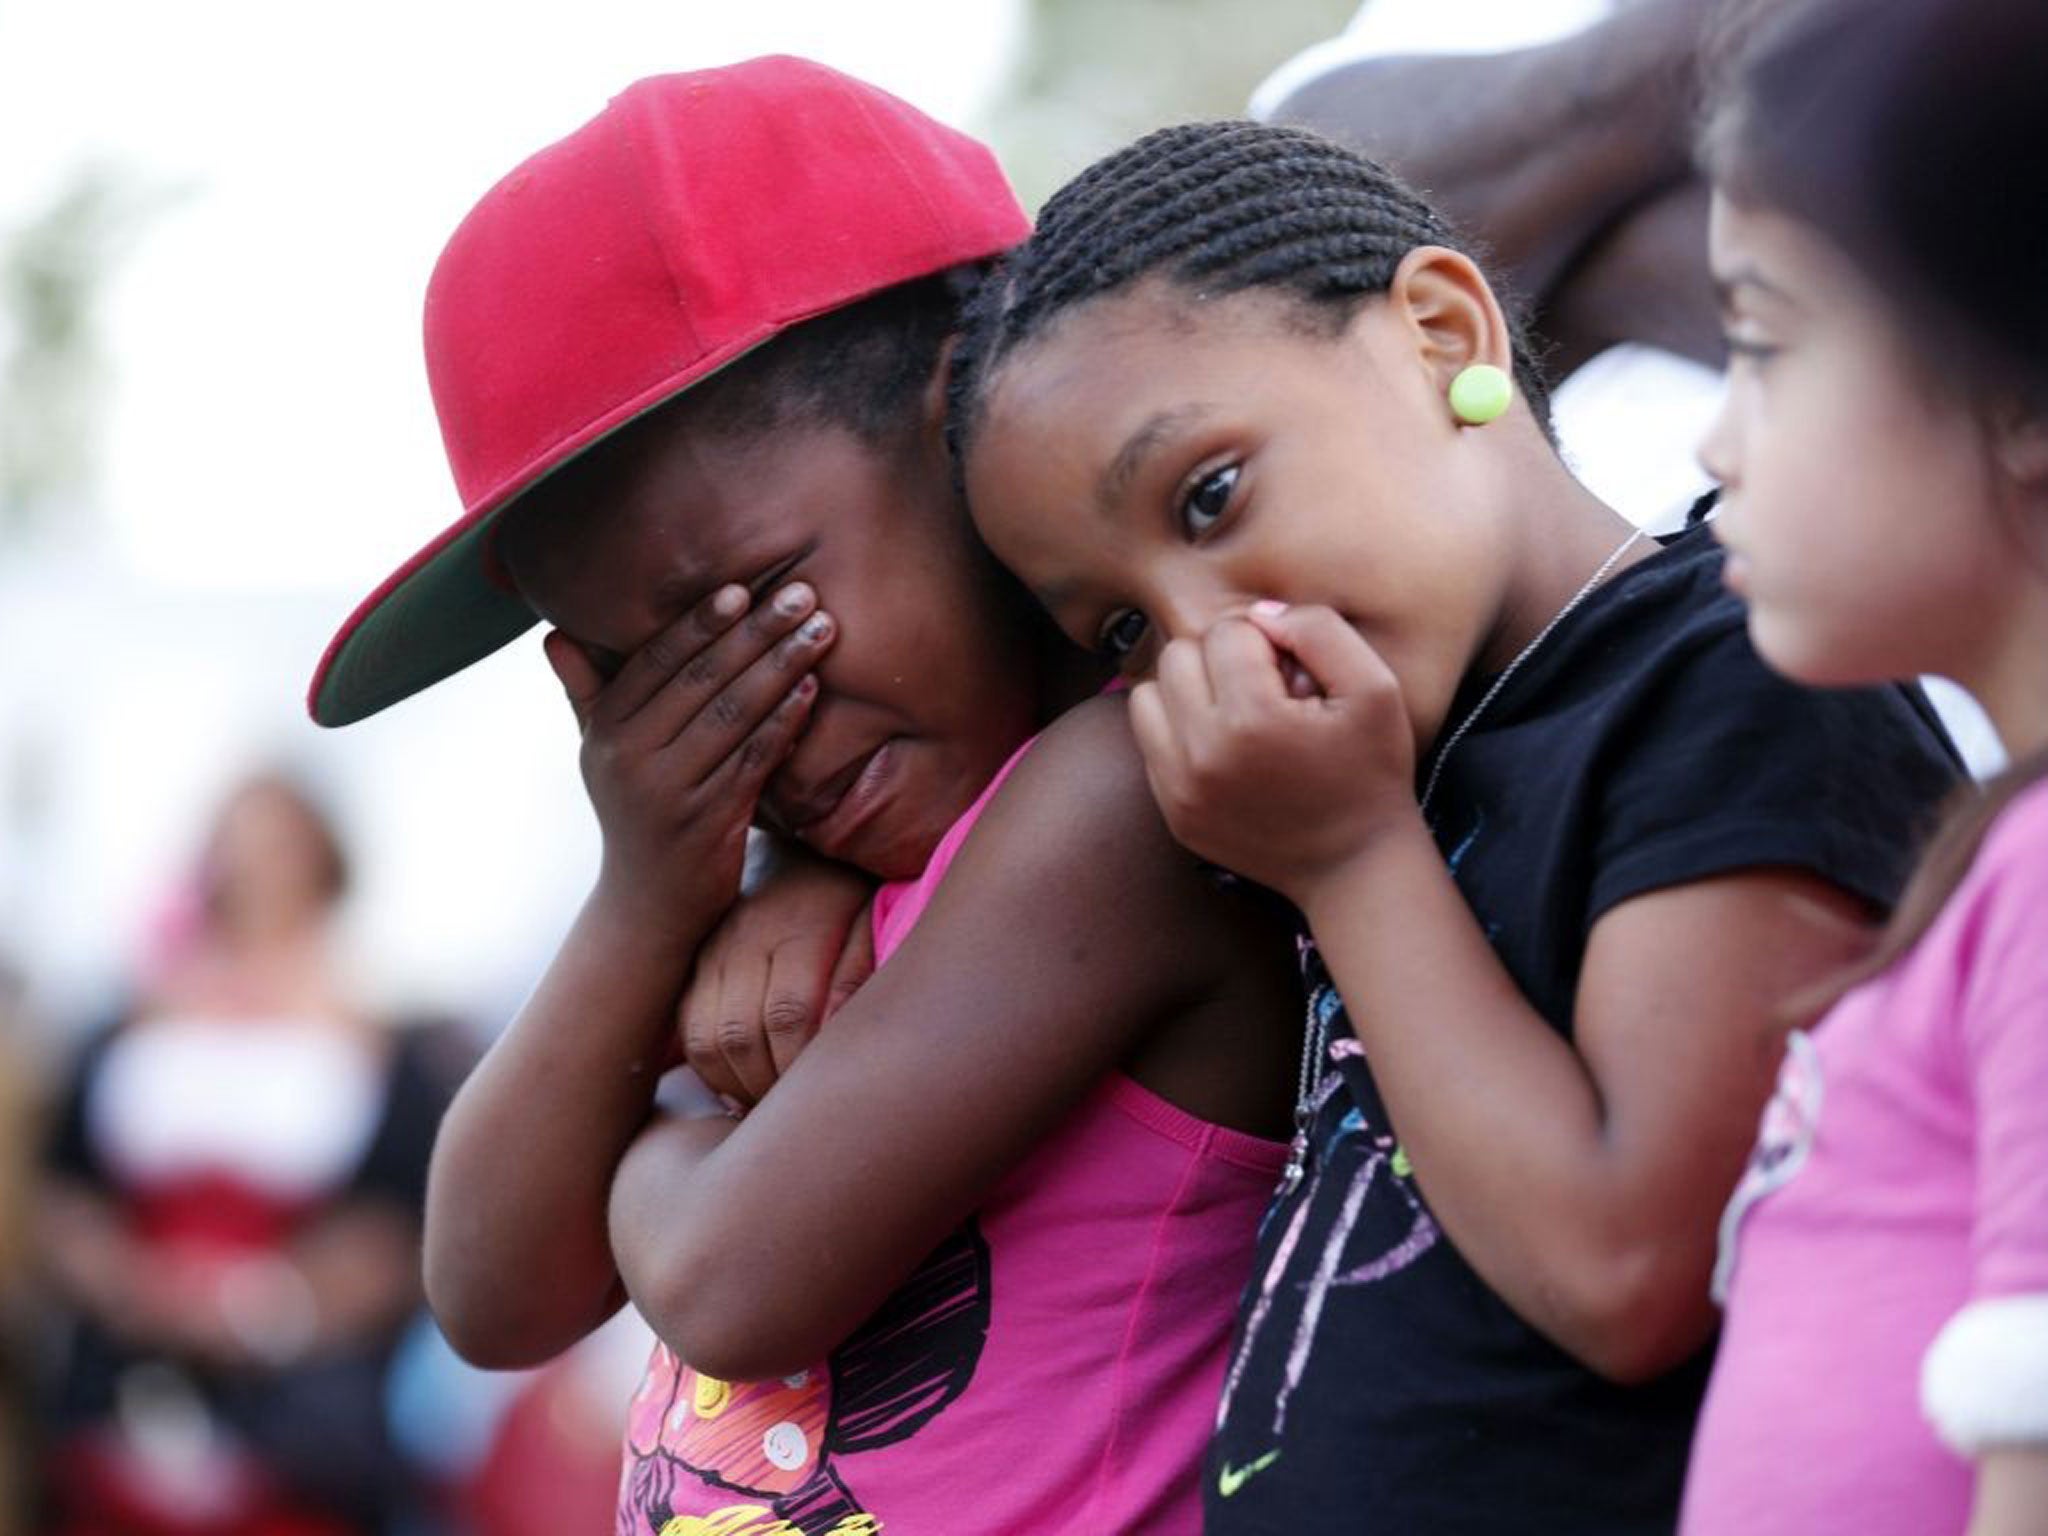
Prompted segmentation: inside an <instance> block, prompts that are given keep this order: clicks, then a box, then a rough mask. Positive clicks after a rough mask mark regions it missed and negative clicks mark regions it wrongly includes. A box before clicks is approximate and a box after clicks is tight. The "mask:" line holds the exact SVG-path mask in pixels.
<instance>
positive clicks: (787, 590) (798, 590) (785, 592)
mask: <svg viewBox="0 0 2048 1536" xmlns="http://www.w3.org/2000/svg"><path fill="white" fill-rule="evenodd" d="M810 600H811V589H810V588H809V587H807V586H805V585H804V584H803V583H802V582H800V581H793V582H791V583H790V584H789V585H788V586H786V587H784V588H783V589H782V590H781V591H780V592H778V593H776V594H775V611H776V612H777V613H785V614H789V615H791V616H792V617H794V616H795V615H796V614H799V613H802V612H803V611H804V606H805V604H807V603H809V602H810Z"/></svg>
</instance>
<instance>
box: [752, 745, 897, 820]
mask: <svg viewBox="0 0 2048 1536" xmlns="http://www.w3.org/2000/svg"><path fill="white" fill-rule="evenodd" d="M881 750H882V749H881V747H879V746H877V747H872V748H870V749H869V750H868V751H866V752H863V753H861V755H860V756H858V757H856V758H853V759H851V760H850V761H849V762H848V763H847V764H846V765H845V766H844V767H842V768H840V769H839V770H838V771H837V772H835V773H834V774H832V776H831V777H830V778H827V779H824V780H822V781H821V782H820V783H819V784H818V785H817V787H816V788H815V789H812V790H810V791H809V792H808V793H804V794H788V795H783V794H778V795H777V796H776V797H775V799H776V808H777V810H778V812H779V819H780V820H781V821H782V823H783V825H784V826H786V827H787V828H788V829H789V830H790V831H791V832H802V831H803V830H804V828H806V827H808V826H810V825H811V824H812V823H814V822H819V821H823V820H824V819H825V818H826V817H827V816H830V815H831V814H832V813H833V812H834V811H835V810H837V809H838V808H839V802H840V801H842V800H844V799H845V798H846V792H847V791H848V790H849V789H851V788H853V786H854V782H855V781H856V780H858V779H859V778H860V776H861V773H862V772H863V771H864V770H865V769H866V768H867V766H868V764H869V763H870V762H872V761H873V760H874V756H875V754H876V753H877V752H879V751H881Z"/></svg>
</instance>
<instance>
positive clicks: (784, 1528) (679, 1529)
mask: <svg viewBox="0 0 2048 1536" xmlns="http://www.w3.org/2000/svg"><path fill="white" fill-rule="evenodd" d="M881 1529H882V1525H881V1522H880V1521H879V1520H877V1519H875V1517H874V1516H873V1515H848V1516H847V1517H846V1518H845V1519H843V1520H841V1521H840V1522H839V1523H838V1524H836V1525H834V1526H833V1527H832V1529H831V1530H830V1531H828V1532H826V1533H825V1536H878V1533H879V1532H880V1531H881ZM661 1536H802V1532H801V1530H800V1529H799V1528H798V1527H796V1526H794V1525H791V1524H790V1523H789V1522H788V1521H787V1520H784V1519H782V1518H781V1517H780V1516H779V1515H777V1514H776V1513H775V1511H773V1510H772V1509H763V1508H762V1507H761V1506H760V1505H758V1504H733V1505H729V1506H728V1507H727V1508H725V1509H717V1510H713V1511H712V1512H711V1513H710V1514H708V1515H677V1516H675V1518H673V1519H672V1520H670V1521H669V1522H668V1524H667V1525H664V1526H663V1527H662V1528H661Z"/></svg>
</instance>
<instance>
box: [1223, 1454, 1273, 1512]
mask: <svg viewBox="0 0 2048 1536" xmlns="http://www.w3.org/2000/svg"><path fill="white" fill-rule="evenodd" d="M1279 1459H1280V1451H1279V1449H1278V1448H1277V1447H1275V1448H1274V1449H1273V1450H1270V1451H1268V1452H1266V1454H1265V1455H1263V1456H1261V1457H1260V1458H1259V1459H1258V1460H1257V1461H1248V1462H1246V1463H1245V1464H1244V1465H1243V1466H1241V1467H1233V1466H1232V1465H1230V1463H1229V1462H1225V1463H1224V1464H1223V1469H1222V1471H1220V1472H1218V1473H1217V1474H1216V1491H1217V1492H1218V1493H1220V1494H1222V1495H1223V1497H1224V1498H1226V1499H1229V1498H1235V1497H1236V1495H1237V1490H1238V1489H1240V1488H1242V1487H1243V1486H1244V1485H1245V1484H1246V1483H1248V1482H1250V1481H1251V1480H1252V1479H1253V1478H1255V1477H1257V1476H1258V1475H1259V1474H1260V1473H1261V1472H1263V1471H1265V1470H1266V1468H1268V1467H1270V1466H1271V1465H1273V1463H1274V1462H1276V1461H1278V1460H1279Z"/></svg>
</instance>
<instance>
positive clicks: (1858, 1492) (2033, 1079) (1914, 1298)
mask: <svg viewBox="0 0 2048 1536" xmlns="http://www.w3.org/2000/svg"><path fill="white" fill-rule="evenodd" d="M1722 1243H1723V1255H1722V1264H1723V1275H1724V1278H1727V1279H1729V1280H1732V1287H1731V1290H1730V1294H1729V1299H1728V1317H1727V1323H1726V1326H1725V1329H1724V1331H1723V1334H1722V1339H1721V1347H1720V1353H1719V1355H1718V1357H1717V1359H1716V1362H1715V1367H1714V1377H1713V1382H1712V1385H1711V1386H1710V1388H1709V1389H1708V1394H1707V1402H1706V1407H1705V1409H1704V1412H1703V1415H1702V1418H1701V1421H1700V1428H1699V1434H1698V1438H1697V1439H1696V1440H1695V1442H1694V1445H1693V1456H1692V1465H1691V1471H1690V1474H1689V1477H1688V1481H1687V1487H1686V1497H1685V1512H1684V1517H1683V1522H1682V1526H1681V1529H1682V1531H1683V1532H1684V1536H1737V1533H1739V1536H1777V1533H1780V1532H1782V1533H1785V1536H1793V1533H1798V1536H1811V1533H1813V1532H1816V1531H1855V1532H1857V1533H1858V1536H1932V1533H1938V1532H1957V1533H1959V1532H1961V1531H1962V1529H1963V1528H1964V1526H1965V1524H1966V1523H1967V1521H1968V1518H1969V1510H1970V1502H1971V1491H1972V1476H1973V1473H1972V1469H1971V1466H1970V1463H1968V1462H1967V1461H1966V1460H1964V1459H1963V1458H1962V1457H1961V1456H1959V1455H1957V1454H1955V1453H1954V1452H1953V1451H1951V1450H1950V1449H1948V1447H1947V1446H1945V1445H1944V1444H1943V1443H1942V1441H1941V1440H1940V1439H1938V1438H1937V1437H1936V1435H1935V1433H1934V1430H1933V1428H1932V1427H1931V1426H1930V1423H1929V1420H1928V1418H1927V1417H1926V1412H1927V1410H1928V1409H1929V1407H1930V1406H1931V1407H1932V1408H1933V1409H1934V1410H1935V1411H1936V1412H1939V1413H1940V1414H1941V1415H1942V1417H1943V1419H1944V1421H1945V1422H1947V1423H1949V1424H1950V1426H1951V1429H1952V1430H1953V1428H1954V1426H1955V1424H1956V1422H1957V1421H1958V1420H1961V1421H1964V1422H1969V1421H1975V1422H1979V1423H1983V1422H1990V1421H1994V1420H1997V1419H1998V1418H1999V1416H2000V1414H2001V1413H2004V1414H2006V1415H2007V1418H2006V1422H2008V1423H2017V1422H2021V1421H2023V1420H2025V1419H2026V1418H2027V1416H2028V1414H2029V1413H2031V1414H2032V1415H2033V1418H2034V1420H2035V1421H2037V1422H2039V1421H2044V1420H2048V1379H2040V1378H2039V1377H2038V1375H2036V1376H2035V1377H2033V1378H2030V1379H2029V1380H2023V1381H2021V1382H2020V1383H2019V1384H2018V1385H2019V1390H2020V1391H2021V1393H2022V1394H2031V1403H2032V1407H2031V1409H2029V1408H2028V1404H2027V1402H2025V1401H2020V1402H2017V1403H2014V1402H2008V1403H2006V1404H2004V1405H2001V1404H1999V1403H1997V1402H1996V1401H1994V1400H1992V1399H1993V1397H1994V1396H1995V1395H1996V1390H1998V1389H1994V1386H1993V1382H1992V1378H1993V1377H1994V1376H1997V1375H2000V1374H2008V1375H2009V1371H2008V1370H2007V1367H2008V1366H2009V1365H2010V1362H2011V1361H2012V1359H2013V1358H2014V1354H2015V1349H2017V1352H2018V1356H2019V1357H2020V1358H2022V1359H2025V1358H2029V1357H2031V1358H2032V1359H2034V1360H2036V1361H2038V1360H2039V1359H2040V1358H2041V1355H2040V1346H2041V1339H2040V1335H2039V1324H2040V1319H2041V1318H2042V1316H2043V1315H2044V1313H2043V1311H2042V1310H2041V1309H2042V1308H2044V1307H2048V785H2043V786H2036V787H2035V788H2033V789H2031V790H2029V791H2027V792H2026V793H2025V794H2024V795H2022V796H2021V797H2020V798H2019V799H2018V800H2016V801H2015V802H2014V804H2012V805H2011V806H2009V807H2007V809H2006V811H2005V814H2004V815H2003V816H2002V817H2000V819H1999V821H1998V822H1997V824H1996V825H1995V826H1994V827H1993V828H1992V830H1991V833H1990V835H1989V837H1988V838H1987V839H1986V841H1985V843H1984V846H1983V848H1982V850H1981V851H1980V853H1979V854H1978V857H1977V860H1976V863H1975V864H1974V866H1973V867H1972V869H1971V871H1970V873H1969V875H1968V877H1967V878H1966V879H1965V880H1964V882H1963V884H1962V885H1961V886H1960V887H1959V888H1958V889H1957V891H1956V893H1955V895H1954V896H1953V897H1952V898H1951V899H1950V901H1949V903H1948V905H1947V907H1946V908H1944V910H1943V911H1942V913H1941V915H1940V917H1939V918H1938V919H1937V920H1936V922H1935V924H1934V926H1933V927H1932V928H1931V929H1929V931H1928V933H1927V935H1926V936H1925V937H1924V938H1923V939H1922V940H1921V942H1920V943H1919V944H1918V945H1917V946H1916V947H1915V948H1914V949H1913V950H1912V952H1911V953H1910V954H1908V955H1907V956H1906V957H1905V958H1904V959H1902V960H1901V961H1900V962H1899V963H1898V964H1897V965H1896V966H1894V967H1893V968H1892V969H1891V970H1890V971H1888V972H1886V973H1885V974H1884V975H1883V976H1881V977H1879V978H1877V979H1876V980H1874V981H1872V982H1870V983H1869V984H1867V985H1865V986H1863V987H1860V988H1858V989H1857V990H1856V991H1854V992H1852V993H1851V994H1850V995H1849V996H1848V997H1846V998H1844V999H1843V1000H1842V1002H1841V1003H1840V1004H1839V1005H1838V1006H1837V1007H1836V1008H1835V1009H1834V1011H1833V1012H1832V1013H1830V1014H1829V1015H1828V1016H1827V1017H1826V1018H1825V1019H1824V1020H1822V1022H1821V1024H1820V1026H1819V1028H1818V1029H1817V1030H1816V1031H1815V1032H1814V1033H1813V1034H1812V1035H1811V1036H1804V1035H1801V1036H1795V1037H1794V1039H1793V1043H1792V1048H1791V1050H1790V1051H1789V1052H1788V1054H1787V1057H1786V1061H1785V1067H1784V1070H1783V1071H1782V1072H1781V1074H1780V1077H1779V1085H1778V1092H1777V1095H1776V1097H1775V1098H1774V1099H1773V1101H1772V1103H1771V1106H1770V1108H1769V1109H1768V1110H1767V1111H1766V1113H1765V1117H1764V1127H1763V1136H1762V1139H1761V1141H1760V1143H1759V1146H1758V1148H1757V1151H1756V1154H1755V1156H1754V1157H1753V1159H1752V1161H1751V1165H1750V1171H1749V1174H1748V1176H1747V1177H1746V1178H1745V1180H1744V1182H1743V1185H1742V1187H1741V1188H1740V1189H1739V1190H1738V1191H1737V1193H1736V1196H1735V1200H1734V1202H1733V1203H1732V1204H1731V1206H1730V1209H1729V1215H1728V1219H1727V1221H1726V1223H1725V1224H1724V1227H1723V1236H1722ZM2015 1312H2017V1313H2018V1314H2019V1316H2020V1328H2019V1331H2018V1332H2014V1333H2009V1334H2008V1335H2007V1337H2006V1338H2005V1339H2004V1340H1999V1339H1997V1338H1996V1337H1995V1333H1996V1331H1997V1329H1998V1328H2000V1327H2004V1326H2006V1323H2007V1322H2009V1321H2010V1320H2011V1319H2012V1318H2013V1316H2014V1313H2015ZM1959 1313H1960V1314H1961V1315H1960V1317H1959V1316H1958V1314H1959ZM2029 1316H2031V1318H2032V1321H2031V1322H2029V1321H2027V1319H2028V1317H2029ZM1987 1320H1989V1321H1991V1322H1992V1323H1993V1325H1994V1329H1993V1333H1994V1336H1992V1337H1989V1338H1987V1336H1986V1335H1984V1334H1983V1332H1982V1329H1981V1326H1980V1325H1981V1324H1982V1323H1984V1322H1985V1321H1987ZM1952 1322H1953V1324H1954V1325H1955V1326H1949V1325H1951V1324H1952ZM1945 1328H1946V1330H1947V1331H1946V1334H1945V1335H1944V1343H1943V1348H1944V1349H1950V1348H1951V1341H1953V1342H1954V1343H1957V1344H1960V1345H1961V1346H1962V1348H1963V1349H1964V1351H1965V1352H1966V1353H1968V1352H1971V1351H1977V1352H1978V1358H1977V1359H1976V1360H1975V1361H1974V1362H1971V1361H1964V1362H1963V1369H1962V1370H1961V1372H1960V1373H1959V1374H1958V1373H1953V1372H1952V1373H1950V1375H1949V1380H1948V1383H1947V1385H1946V1386H1944V1387H1940V1388H1939V1391H1933V1390H1932V1389H1934V1388H1935V1387H1936V1386H1937V1379H1936V1375H1930V1378H1929V1383H1930V1389H1931V1397H1932V1398H1939V1397H1943V1396H1945V1397H1946V1399H1947V1401H1946V1402H1943V1401H1930V1402H1923V1397H1922V1365H1923V1360H1924V1358H1925V1357H1926V1356H1927V1354H1928V1351H1929V1347H1930V1345H1932V1344H1934V1343H1935V1340H1936V1336H1937V1335H1938V1334H1944V1330H1945ZM1973 1337H1974V1338H1975V1339H1977V1340H1978V1342H1977V1343H1974V1344H1973V1343H1972V1342H1971V1339H1972V1338H1973ZM1986 1367H1995V1368H1993V1369H1986ZM1937 1374H1938V1373H1937ZM2012 1385H2013V1384H2012V1382H2011V1381H2010V1380H2008V1382H2007V1383H2006V1384H2005V1390H2007V1391H2008V1395H2009V1389H2010V1388H2011V1386H2012ZM2015 1409H2017V1410H2019V1411H2020V1419H2018V1420H2015V1419H2013V1418H2011V1417H2010V1414H2011V1413H2012V1411H2014V1410H2015Z"/></svg>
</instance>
